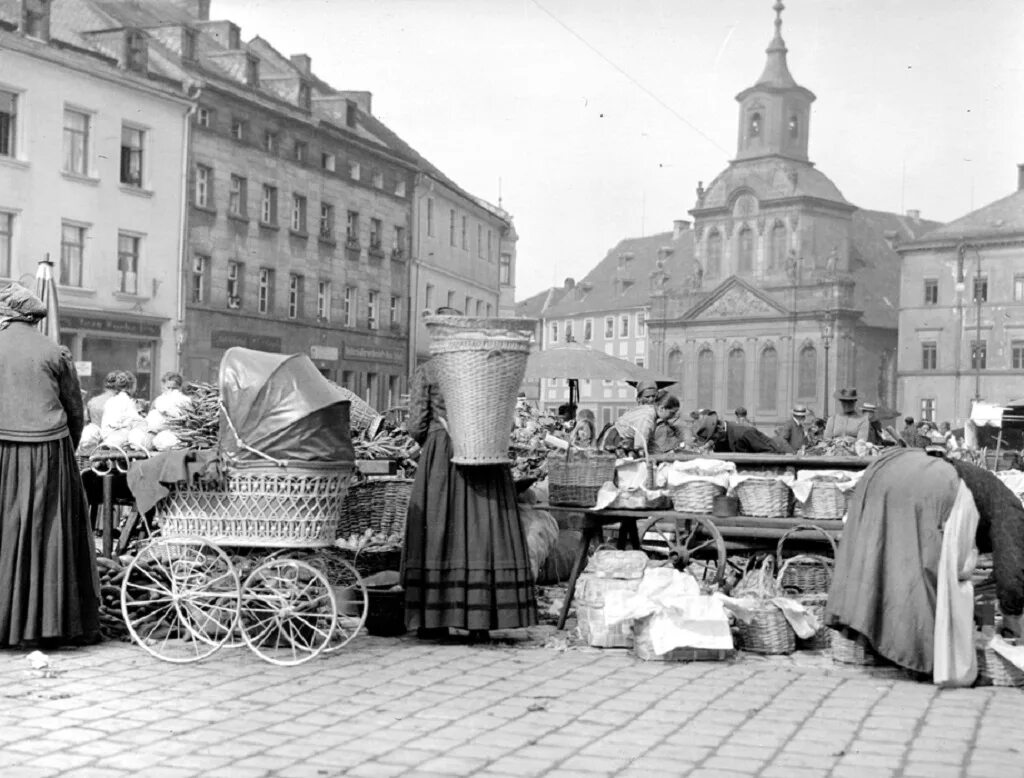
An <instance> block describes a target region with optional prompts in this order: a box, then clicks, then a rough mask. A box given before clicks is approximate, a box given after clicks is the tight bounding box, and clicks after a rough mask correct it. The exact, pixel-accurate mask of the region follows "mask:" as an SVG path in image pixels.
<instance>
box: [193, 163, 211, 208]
mask: <svg viewBox="0 0 1024 778" xmlns="http://www.w3.org/2000/svg"><path fill="white" fill-rule="evenodd" d="M212 188H213V168H210V167H207V166H206V165H196V191H195V204H196V207H198V208H209V207H210V200H212V199H213V197H212V194H213V193H212V191H211V189H212Z"/></svg>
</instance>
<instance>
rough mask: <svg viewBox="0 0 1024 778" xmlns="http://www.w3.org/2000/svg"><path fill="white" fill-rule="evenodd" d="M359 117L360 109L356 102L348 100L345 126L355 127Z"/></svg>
mask: <svg viewBox="0 0 1024 778" xmlns="http://www.w3.org/2000/svg"><path fill="white" fill-rule="evenodd" d="M358 117H359V109H358V107H357V106H356V104H355V103H354V102H352V101H351V100H347V101H346V102H345V126H346V127H355V126H356V119H357V118H358Z"/></svg>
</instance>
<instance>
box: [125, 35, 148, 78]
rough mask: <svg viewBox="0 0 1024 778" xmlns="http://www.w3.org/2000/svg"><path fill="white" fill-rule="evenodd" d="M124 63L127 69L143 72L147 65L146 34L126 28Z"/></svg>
mask: <svg viewBox="0 0 1024 778" xmlns="http://www.w3.org/2000/svg"><path fill="white" fill-rule="evenodd" d="M124 48H125V55H124V65H125V67H126V68H127V69H128V70H132V71H134V72H136V73H144V72H145V71H146V68H147V66H148V63H147V61H146V60H147V57H146V54H147V52H146V36H145V35H144V34H143V33H142V32H141V31H140V30H126V31H125V34H124Z"/></svg>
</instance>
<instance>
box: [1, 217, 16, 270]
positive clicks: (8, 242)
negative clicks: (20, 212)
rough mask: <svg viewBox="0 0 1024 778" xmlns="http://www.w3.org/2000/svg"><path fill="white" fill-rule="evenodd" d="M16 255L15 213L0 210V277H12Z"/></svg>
mask: <svg viewBox="0 0 1024 778" xmlns="http://www.w3.org/2000/svg"><path fill="white" fill-rule="evenodd" d="M13 256H14V214H13V213H4V212H3V211H0V278H10V277H11V264H12V262H11V260H12V257H13Z"/></svg>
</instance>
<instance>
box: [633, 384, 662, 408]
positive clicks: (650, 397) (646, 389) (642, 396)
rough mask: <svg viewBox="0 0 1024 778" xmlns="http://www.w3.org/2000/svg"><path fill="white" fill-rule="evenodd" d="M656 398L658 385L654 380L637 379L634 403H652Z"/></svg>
mask: <svg viewBox="0 0 1024 778" xmlns="http://www.w3.org/2000/svg"><path fill="white" fill-rule="evenodd" d="M657 399H658V385H657V384H656V383H655V382H654V381H638V382H637V384H636V404H637V405H654V402H655V400H657Z"/></svg>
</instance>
